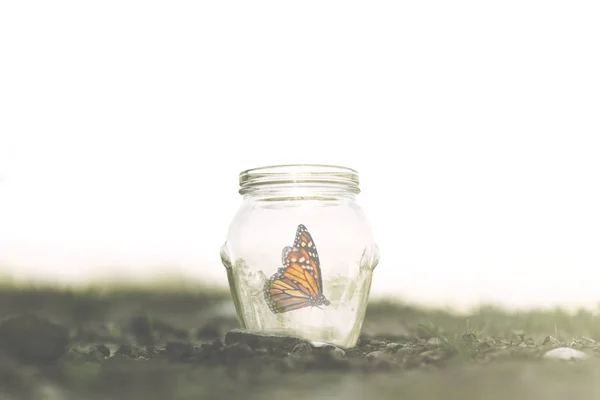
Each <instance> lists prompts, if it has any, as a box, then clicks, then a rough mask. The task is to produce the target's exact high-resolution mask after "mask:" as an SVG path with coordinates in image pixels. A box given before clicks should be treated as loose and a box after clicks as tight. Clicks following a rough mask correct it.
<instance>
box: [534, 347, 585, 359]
mask: <svg viewBox="0 0 600 400" xmlns="http://www.w3.org/2000/svg"><path fill="white" fill-rule="evenodd" d="M542 357H543V358H546V359H551V360H565V361H576V360H584V359H586V358H588V355H587V354H585V353H584V352H582V351H579V350H575V349H572V348H570V347H557V348H555V349H552V350H549V351H547V352H546V353H545V354H544V355H543V356H542Z"/></svg>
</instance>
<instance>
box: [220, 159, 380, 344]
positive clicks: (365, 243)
mask: <svg viewBox="0 0 600 400" xmlns="http://www.w3.org/2000/svg"><path fill="white" fill-rule="evenodd" d="M240 186H241V188H240V194H242V195H243V197H244V199H243V202H242V204H241V207H240V209H239V210H238V212H237V214H236V215H235V217H234V218H233V221H232V222H231V225H230V227H229V232H228V235H227V240H226V242H225V244H224V245H223V247H222V249H221V259H222V261H223V264H224V266H225V267H226V270H227V277H228V280H229V286H230V289H231V294H232V297H233V301H234V303H235V307H236V311H237V315H238V320H239V323H240V325H241V326H242V327H243V328H245V329H247V330H249V331H257V332H269V333H276V334H282V335H294V336H299V337H302V338H305V339H307V340H309V341H311V342H313V343H331V344H334V345H338V346H340V347H345V348H349V347H353V346H355V344H356V341H357V340H358V336H359V334H360V330H361V327H362V322H363V318H364V315H365V311H366V307H367V302H368V297H369V291H370V287H371V278H372V273H373V270H374V268H375V267H376V266H377V263H378V262H379V250H378V247H377V245H376V244H375V243H374V240H373V235H372V232H371V228H370V226H369V224H368V221H367V218H366V217H365V215H364V213H363V211H362V210H361V208H360V206H359V205H358V203H357V201H356V195H357V194H358V193H359V188H358V174H357V172H356V171H354V170H351V169H348V168H343V167H334V166H323V165H288V166H276V167H264V168H257V169H252V170H248V171H244V172H242V173H241V174H240Z"/></svg>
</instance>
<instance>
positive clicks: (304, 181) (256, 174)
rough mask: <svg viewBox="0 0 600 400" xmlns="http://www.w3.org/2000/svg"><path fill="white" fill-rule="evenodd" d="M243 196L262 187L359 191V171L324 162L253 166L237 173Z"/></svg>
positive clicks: (240, 191)
mask: <svg viewBox="0 0 600 400" xmlns="http://www.w3.org/2000/svg"><path fill="white" fill-rule="evenodd" d="M239 183H240V189H239V193H240V194H242V195H246V194H251V193H253V192H256V191H260V190H261V189H263V188H271V189H273V188H280V189H282V190H285V189H286V188H294V187H306V188H310V187H315V188H319V189H320V190H327V189H328V188H330V189H331V190H336V191H344V192H347V193H353V194H358V193H360V188H359V179H358V172H357V171H356V170H354V169H352V168H347V167H341V166H336V165H325V164H288V165H273V166H266V167H259V168H252V169H248V170H245V171H242V172H241V173H240V178H239Z"/></svg>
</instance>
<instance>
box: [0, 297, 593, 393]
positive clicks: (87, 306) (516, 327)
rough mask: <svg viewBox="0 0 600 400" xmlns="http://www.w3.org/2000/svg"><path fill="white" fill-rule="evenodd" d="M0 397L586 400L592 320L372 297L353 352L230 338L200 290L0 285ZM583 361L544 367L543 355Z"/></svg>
mask: <svg viewBox="0 0 600 400" xmlns="http://www.w3.org/2000/svg"><path fill="white" fill-rule="evenodd" d="M0 318H2V320H1V321H0V400H1V399H55V400H62V399H88V400H96V399H128V400H135V399H145V400H151V399H169V400H171V399H200V398H207V399H229V398H244V399H282V398H303V399H305V400H309V399H365V398H382V399H388V398H389V399H396V398H411V399H430V398H431V399H437V398H442V397H443V398H444V399H461V400H469V399H481V398H485V399H489V400H493V399H515V398H526V399H528V400H535V399H561V398H566V397H567V396H568V397H572V398H576V399H588V398H589V399H592V398H594V399H596V398H598V397H599V395H600V381H599V380H597V379H596V376H597V375H598V373H600V345H597V344H596V341H600V323H599V321H598V318H597V317H596V316H595V314H594V313H593V312H591V311H584V310H581V311H579V312H575V313H567V312H566V311H563V310H560V309H555V310H546V311H541V310H539V311H528V312H520V313H515V312H512V313H511V312H506V311H503V310H501V309H498V308H494V307H483V308H480V309H478V310H477V311H475V312H472V313H470V314H469V315H458V314H454V313H452V312H449V311H443V310H428V309H420V308H417V307H413V306H408V305H403V304H396V303H383V302H372V303H371V304H370V305H369V308H368V311H367V316H366V319H365V323H364V326H363V331H362V336H361V338H360V340H359V343H358V345H357V346H356V348H353V349H346V350H345V351H344V350H342V349H339V348H336V347H333V346H325V347H322V348H314V347H312V346H311V345H310V344H308V343H305V342H304V341H302V340H300V339H297V338H278V337H269V336H253V335H248V334H246V333H244V332H241V331H239V330H237V328H238V324H237V320H236V318H235V314H234V311H233V306H232V303H231V300H230V297H229V294H228V293H227V292H222V291H215V290H208V289H206V288H202V287H190V286H186V287H176V286H173V285H171V286H167V287H153V288H125V287H108V288H107V287H101V286H96V287H92V288H90V289H88V290H66V289H53V288H49V287H14V286H10V285H5V286H4V287H2V288H1V289H0ZM564 346H569V347H571V348H573V349H577V350H580V351H582V352H584V353H585V354H587V355H588V357H587V359H584V360H577V361H557V360H549V359H546V358H545V357H543V355H544V354H545V353H546V352H547V351H548V350H551V349H553V348H558V347H564Z"/></svg>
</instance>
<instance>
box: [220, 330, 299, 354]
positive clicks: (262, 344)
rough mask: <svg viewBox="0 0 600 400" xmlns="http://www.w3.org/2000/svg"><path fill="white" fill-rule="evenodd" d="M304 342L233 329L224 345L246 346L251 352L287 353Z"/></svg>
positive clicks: (291, 337) (290, 337) (292, 338)
mask: <svg viewBox="0 0 600 400" xmlns="http://www.w3.org/2000/svg"><path fill="white" fill-rule="evenodd" d="M302 342H306V341H305V340H303V339H301V338H299V337H295V336H280V335H275V334H269V333H262V332H260V333H256V332H250V331H245V330H243V329H233V330H230V331H229V332H227V334H226V335H225V344H227V345H231V344H234V343H239V344H246V345H248V346H250V347H251V348H252V349H253V350H256V349H261V348H262V349H267V350H269V351H271V352H276V353H282V354H283V353H289V352H290V351H292V350H293V349H294V347H296V345H297V344H299V343H302Z"/></svg>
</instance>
